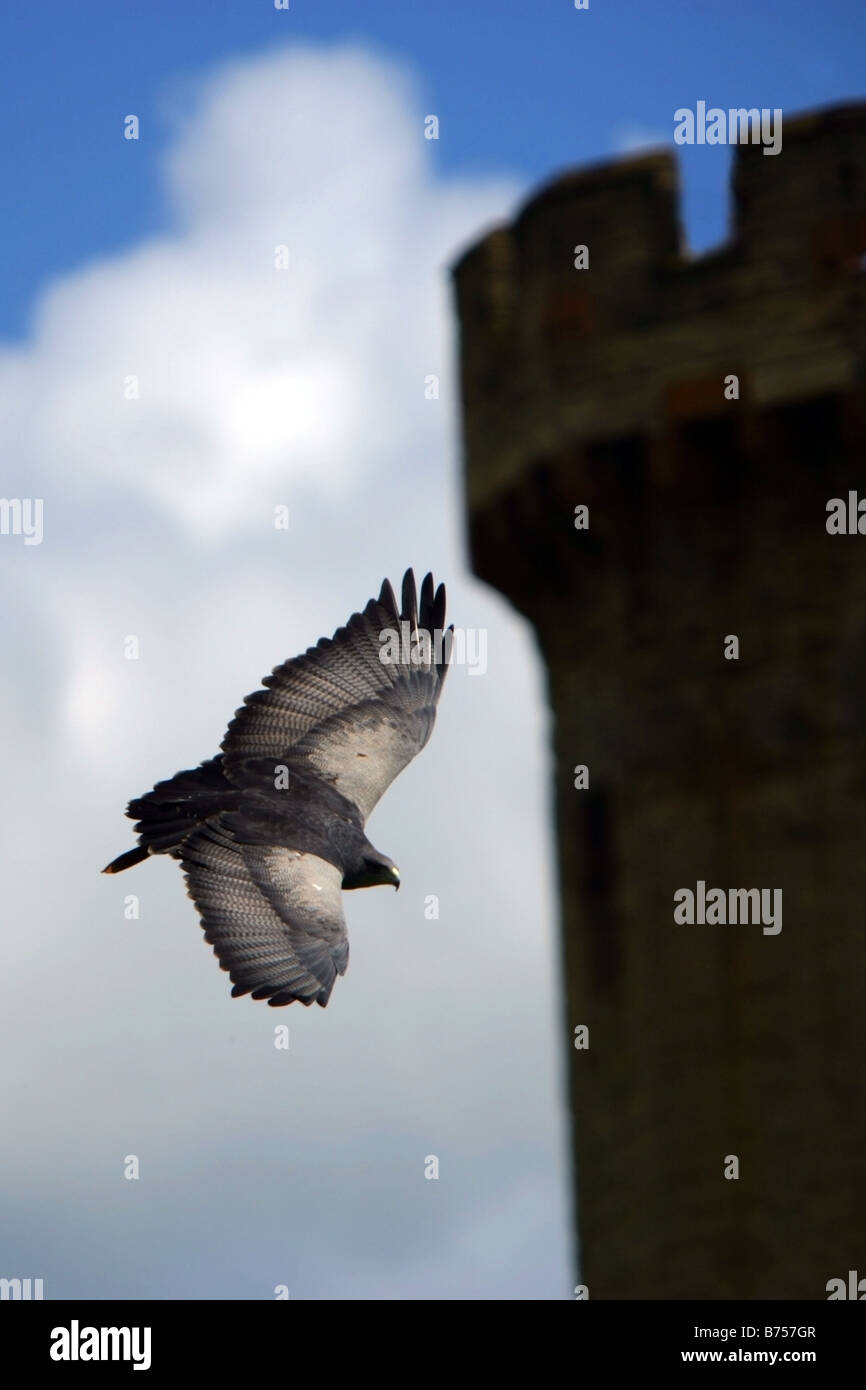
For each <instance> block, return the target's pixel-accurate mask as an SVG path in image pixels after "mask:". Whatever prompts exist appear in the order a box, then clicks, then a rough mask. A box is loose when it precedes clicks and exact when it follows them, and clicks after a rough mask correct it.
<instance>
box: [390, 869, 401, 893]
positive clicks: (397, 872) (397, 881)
mask: <svg viewBox="0 0 866 1390" xmlns="http://www.w3.org/2000/svg"><path fill="white" fill-rule="evenodd" d="M391 873H392V874H393V875H394V888H395V890H399V888H400V870H399V869H398V868H397V865H396V864H395V865H394V867H393V868H392V870H391Z"/></svg>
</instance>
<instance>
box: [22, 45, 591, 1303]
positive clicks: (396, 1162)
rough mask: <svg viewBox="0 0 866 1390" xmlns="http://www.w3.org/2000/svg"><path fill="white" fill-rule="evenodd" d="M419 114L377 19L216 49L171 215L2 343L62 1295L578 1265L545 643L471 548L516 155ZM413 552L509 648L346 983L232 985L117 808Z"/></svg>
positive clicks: (31, 999)
mask: <svg viewBox="0 0 866 1390" xmlns="http://www.w3.org/2000/svg"><path fill="white" fill-rule="evenodd" d="M424 114H425V112H424V110H423V108H422V106H421V105H420V102H419V99H418V96H417V93H416V89H415V86H414V83H413V80H412V77H411V74H408V73H406V72H405V71H404V70H403V69H402V68H400V67H399V66H398V65H396V64H394V63H391V62H388V61H386V60H384V59H382V58H381V57H377V56H373V55H371V54H370V53H368V52H366V51H364V50H362V49H360V48H345V49H328V50H323V49H312V48H305V47H296V48H290V49H285V50H279V51H274V52H270V53H268V54H266V55H265V56H263V57H260V58H256V59H252V60H246V61H244V62H242V63H235V64H232V65H230V66H228V67H226V68H223V69H221V70H219V71H217V72H213V73H209V74H207V75H206V76H205V77H204V78H203V79H202V81H201V82H200V84H199V86H198V90H197V92H196V98H195V102H194V105H193V109H192V110H191V111H190V112H189V113H188V114H187V115H186V117H185V118H184V119H183V121H181V122H180V123H179V125H178V128H177V130H176V131H175V135H174V138H173V141H172V143H171V146H170V148H169V149H168V150H167V151H166V156H165V177H166V187H167V189H168V198H167V206H168V208H169V211H170V219H169V222H168V225H167V227H166V229H165V230H164V232H163V233H162V234H161V235H160V236H159V237H158V238H156V239H153V240H150V241H148V242H145V243H142V244H141V245H139V246H136V247H133V248H132V249H130V250H129V251H127V252H125V253H123V254H122V255H119V256H115V257H113V258H110V259H104V260H97V261H95V262H92V263H90V264H89V265H88V266H86V267H83V268H82V269H80V270H79V271H76V272H75V273H73V274H70V275H66V276H64V277H63V278H62V279H58V280H56V281H49V282H48V283H46V286H45V288H44V291H43V293H42V295H41V298H40V300H39V303H38V304H37V305H36V306H35V313H34V318H33V333H32V337H31V339H30V340H29V341H28V342H27V343H25V344H24V345H23V346H21V347H16V348H15V349H14V350H13V349H9V350H7V351H5V352H3V353H2V354H0V444H2V449H3V455H4V458H5V459H6V460H7V467H6V469H5V478H4V485H3V490H4V493H5V495H6V496H40V497H42V498H44V506H45V520H44V540H43V543H42V544H41V545H40V546H35V547H28V548H25V547H24V546H23V545H22V543H21V539H20V538H18V537H15V536H3V537H2V538H0V565H2V567H3V577H4V581H5V590H6V593H7V595H8V594H10V593H14V595H15V597H14V600H13V601H12V603H11V605H10V611H9V617H8V621H7V631H6V646H7V666H6V672H5V676H4V680H3V685H2V688H0V697H2V708H3V715H4V728H5V730H6V732H7V735H8V746H7V748H6V750H5V751H4V767H5V771H6V773H7V779H6V784H7V805H6V814H5V816H4V843H3V856H4V861H5V862H4V868H3V873H4V897H5V913H4V916H5V917H6V921H7V929H6V934H7V969H6V971H5V972H4V977H3V979H2V982H0V992H2V1014H3V1019H4V1022H3V1025H2V1027H3V1031H4V1033H5V1037H4V1048H3V1056H4V1068H5V1074H4V1082H3V1084H4V1088H5V1090H6V1091H7V1097H8V1099H9V1102H10V1104H11V1107H12V1110H11V1113H14V1114H15V1116H16V1124H15V1126H14V1128H12V1129H10V1130H9V1131H8V1132H7V1133H6V1134H5V1135H4V1136H3V1140H2V1141H0V1142H2V1144H3V1148H4V1171H5V1173H6V1175H7V1180H6V1186H7V1191H9V1190H12V1189H14V1190H16V1191H17V1193H18V1198H19V1200H18V1204H17V1210H16V1213H15V1219H14V1221H11V1222H10V1223H9V1229H8V1231H7V1240H6V1245H5V1247H4V1252H3V1259H4V1265H5V1264H8V1265H9V1268H8V1269H7V1268H3V1269H2V1270H0V1274H4V1275H5V1276H7V1277H12V1276H15V1275H18V1276H20V1277H24V1276H27V1275H30V1276H33V1277H44V1278H45V1280H46V1295H47V1296H48V1297H60V1296H64V1295H66V1296H74V1295H90V1296H95V1297H110V1296H112V1295H113V1294H115V1293H116V1294H117V1295H118V1296H121V1297H126V1296H148V1297H159V1296H171V1297H269V1296H271V1293H272V1289H273V1285H274V1284H275V1283H279V1282H287V1283H289V1284H290V1285H291V1286H292V1287H293V1288H294V1289H295V1290H296V1292H297V1293H298V1296H303V1295H306V1296H310V1297H401V1296H405V1297H430V1298H437V1297H446V1296H460V1297H509V1296H524V1297H557V1296H567V1290H568V1286H569V1282H568V1281H569V1274H568V1272H567V1267H566V1262H567V1252H568V1242H567V1237H566V1233H565V1222H566V1214H565V1212H566V1209H565V1204H564V1193H563V1139H562V1125H561V1114H560V1108H559V1105H560V1102H559V1081H560V1069H559V1062H558V1060H557V1058H558V1056H559V1055H560V1052H561V1039H560V1034H561V1031H562V1028H561V1023H560V1014H559V996H558V985H557V982H556V964H557V951H556V946H555V939H554V927H553V922H554V898H553V893H552V889H551V880H552V877H553V866H552V858H551V849H550V844H549V842H548V839H547V836H546V834H545V828H544V821H545V814H546V809H547V794H546V775H547V769H546V766H545V762H544V752H545V749H544V740H545V737H546V720H545V716H544V713H543V690H542V679H541V673H540V670H539V668H538V665H537V662H536V658H535V654H534V649H533V645H532V641H531V636H530V634H529V633H528V632H527V631H526V629H525V628H524V627H523V626H522V625H521V624H520V623H518V622H517V620H515V619H514V618H512V617H511V616H510V615H509V614H508V612H507V610H506V608H505V606H504V605H503V604H502V602H501V601H500V600H499V599H497V598H496V597H495V596H492V595H490V594H489V593H487V592H485V591H484V590H483V589H482V588H481V586H479V585H477V584H475V583H474V582H473V581H472V580H471V579H469V578H468V577H467V576H466V575H465V573H464V564H463V560H462V550H461V546H462V541H461V536H462V525H461V520H460V507H461V497H460V488H459V472H458V468H459V462H458V447H457V419H456V407H455V398H454V360H453V327H452V324H451V321H450V312H451V309H450V292H449V288H448V283H447V267H448V265H449V262H450V261H451V259H452V258H453V256H454V254H455V251H456V249H457V248H458V247H460V246H462V245H463V244H465V243H466V241H467V240H469V239H470V238H471V237H472V236H473V235H475V234H477V233H478V232H479V231H480V230H481V229H483V228H485V227H486V226H487V225H489V224H490V222H491V221H494V220H496V219H498V218H499V217H501V216H503V215H506V214H507V213H508V212H509V210H510V208H511V207H512V205H513V203H514V201H515V197H516V195H517V192H518V190H517V188H516V186H515V185H514V183H513V181H511V180H509V179H505V178H490V179H487V180H479V179H477V178H476V179H472V180H457V179H453V178H452V179H446V178H443V177H441V176H437V175H436V173H435V171H434V166H433V162H432V160H431V151H430V148H429V145H428V143H427V142H426V141H425V140H424V138H423V117H424ZM280 248H285V251H283V250H281V249H280ZM283 261H285V268H282V265H283ZM430 375H436V376H437V377H438V378H439V380H440V391H439V397H438V399H433V400H431V399H427V398H426V397H425V389H424V386H425V379H426V378H428V377H429V376H430ZM280 504H284V505H285V506H287V507H288V509H289V518H290V519H289V527H288V530H277V529H275V527H274V521H273V518H274V508H275V507H276V506H278V505H280ZM407 564H413V565H415V566H416V568H418V569H420V570H422V571H423V569H425V568H427V567H432V568H434V569H435V570H436V571H437V576H438V574H439V573H440V572H441V574H442V576H443V577H444V578H445V579H446V580H447V581H448V583H449V595H450V602H451V607H452V613H453V615H454V617H455V620H456V621H457V622H458V623H460V624H461V625H462V626H464V627H481V626H483V627H486V628H488V629H489V638H488V646H489V651H488V663H489V669H488V672H487V674H486V675H484V676H479V677H476V678H473V677H471V676H469V675H468V673H467V671H466V670H465V669H463V670H460V669H457V670H455V671H454V672H453V674H452V676H451V677H450V678H449V686H448V687H446V693H445V696H444V699H443V704H442V712H441V715H440V721H439V727H438V729H437V731H436V734H435V736H434V739H433V741H432V743H431V745H430V746H429V748H428V750H427V751H426V752H425V754H424V755H423V757H422V759H419V761H418V763H417V764H415V765H413V767H412V768H410V769H409V770H408V771H407V773H406V774H404V777H403V778H401V779H400V780H399V781H398V783H396V784H395V786H394V787H393V788H392V790H391V792H390V793H389V796H388V797H387V798H386V799H385V801H384V802H383V803H382V805H381V807H380V808H378V809H377V812H376V816H375V819H374V822H373V824H372V825H371V837H372V838H373V839H374V842H375V843H376V844H378V845H379V846H380V847H381V848H383V849H384V850H385V851H386V852H388V853H390V854H391V855H392V856H393V857H394V858H395V859H397V860H398V862H400V864H401V869H402V872H403V879H404V887H403V890H402V892H401V894H400V895H399V898H397V899H395V901H394V902H392V901H391V895H384V894H378V893H377V892H376V891H375V890H370V891H368V892H366V893H357V894H353V895H351V898H350V900H349V901H348V902H347V908H348V912H347V916H348V920H349V929H350V939H351V942H352V953H353V954H352V961H351V964H350V969H349V973H348V975H347V976H346V977H345V979H344V980H342V981H340V982H339V983H338V987H337V989H336V990H335V993H334V996H333V999H332V1001H331V1004H330V1005H329V1008H328V1009H327V1011H325V1012H324V1013H323V1012H322V1011H320V1010H316V1011H315V1013H310V1012H307V1011H302V1010H300V1008H298V1007H293V1008H292V1009H291V1010H286V1011H284V1012H281V1013H280V1014H277V1015H275V1013H274V1011H272V1010H267V1009H265V1008H264V1007H259V1006H256V1005H253V1004H250V1002H249V1001H246V1000H244V1001H230V1000H229V999H228V986H227V977H226V976H224V975H222V974H221V972H220V971H219V969H218V967H217V965H216V962H215V960H214V959H213V958H212V957H211V956H210V953H209V950H208V949H207V948H206V947H205V946H204V945H203V943H202V941H201V939H200V930H199V927H198V925H197V921H196V917H195V913H194V910H193V908H192V905H191V904H190V903H189V902H188V900H187V899H186V897H185V895H184V891H183V886H182V880H181V877H180V874H179V871H178V869H177V867H176V866H175V865H173V864H171V863H170V862H168V861H163V862H159V863H156V862H154V863H150V864H146V865H144V866H142V867H141V868H140V869H138V870H135V871H133V872H132V873H130V874H129V875H125V876H124V877H123V878H122V879H115V880H113V881H111V880H107V879H103V878H101V877H100V876H99V874H98V870H99V869H100V868H101V866H102V864H103V863H105V862H106V861H107V860H108V859H109V858H110V857H112V856H113V855H114V854H115V853H117V852H119V850H120V849H122V848H123V847H124V845H125V844H127V843H130V844H131V842H132V841H131V833H130V829H129V828H127V827H128V823H127V822H125V821H124V820H123V819H122V816H121V811H122V807H123V804H124V802H125V800H126V799H127V798H128V797H129V796H131V795H134V794H137V793H139V792H141V791H143V790H145V789H146V788H147V787H148V786H149V785H151V783H152V782H153V781H154V780H157V779H159V778H160V777H163V776H166V775H169V774H170V773H171V772H173V771H175V770H176V769H177V768H178V767H181V766H187V765H191V764H193V763H194V762H196V761H197V760H199V759H200V758H202V757H206V756H208V755H210V754H211V753H213V752H215V751H216V748H217V746H218V743H219V741H220V739H221V737H222V734H223V732H224V728H225V724H226V723H227V721H228V719H229V717H230V716H231V713H232V712H233V710H234V708H235V706H236V705H237V704H238V703H239V702H240V699H241V698H242V696H243V695H244V694H246V693H247V691H248V690H250V689H252V688H254V687H255V686H256V685H257V683H258V682H259V680H260V677H261V675H262V674H263V673H264V672H266V671H267V670H269V669H270V668H271V667H272V666H273V665H275V664H276V663H277V662H278V661H280V660H282V659H283V658H284V657H286V656H288V655H290V654H292V653H293V652H295V651H298V650H301V649H303V647H305V646H307V645H308V644H309V643H311V642H313V641H315V640H316V639H317V638H318V637H319V636H320V635H321V634H322V633H325V632H330V631H332V630H333V628H334V627H336V626H337V625H338V624H339V623H341V622H343V621H344V620H345V618H346V617H347V616H348V613H349V611H350V610H351V609H352V608H354V607H358V606H360V605H361V604H363V602H364V601H365V600H366V598H367V597H368V596H369V594H370V593H371V592H372V591H373V590H374V589H376V588H377V587H378V584H379V582H380V581H381V579H382V577H383V576H384V575H385V574H390V575H391V576H392V578H395V579H398V578H399V576H400V574H401V573H402V570H403V568H405V566H406V565H407ZM129 636H134V637H135V638H136V640H137V642H138V644H139V651H140V655H139V657H138V659H136V660H127V659H125V658H124V643H125V640H126V639H127V638H128V637H129ZM10 788H11V792H10V790H9V789H10ZM429 893H436V894H438V895H439V897H440V903H441V915H440V919H439V921H438V922H429V921H427V920H426V919H425V917H424V913H423V904H424V898H425V895H426V894H429ZM128 894H135V895H137V897H138V899H139V910H140V916H139V917H138V918H137V919H136V918H132V919H129V918H127V917H126V916H125V906H126V904H127V895H128ZM280 1022H286V1023H288V1024H289V1026H290V1035H291V1047H290V1050H289V1052H288V1053H281V1052H280V1053H278V1052H277V1051H276V1050H275V1048H274V1045H273V1029H274V1026H275V1024H276V1023H280ZM129 1153H136V1154H138V1155H139V1156H140V1159H141V1173H142V1176H141V1178H140V1179H139V1181H138V1182H127V1181H125V1180H124V1178H123V1172H122V1165H123V1158H124V1156H125V1155H127V1154H129ZM429 1153H435V1154H437V1155H438V1156H439V1158H440V1162H441V1172H442V1176H441V1178H440V1179H439V1181H438V1182H433V1183H431V1182H427V1181H425V1180H424V1177H423V1159H424V1157H425V1155H427V1154H429ZM129 1250H132V1251H134V1256H133V1258H131V1259H130V1258H129V1256H128V1251H129Z"/></svg>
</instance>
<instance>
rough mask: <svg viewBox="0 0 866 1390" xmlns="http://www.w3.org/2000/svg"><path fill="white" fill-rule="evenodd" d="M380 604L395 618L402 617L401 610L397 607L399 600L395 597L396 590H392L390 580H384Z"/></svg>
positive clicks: (380, 591) (380, 592)
mask: <svg viewBox="0 0 866 1390" xmlns="http://www.w3.org/2000/svg"><path fill="white" fill-rule="evenodd" d="M379 603H381V605H382V607H383V608H387V610H388V612H389V613H391V614H393V616H394V617H395V618H399V617H400V610H399V609H398V607H397V600H396V598H395V597H394V590H393V589H392V588H391V581H390V579H383V581H382V588H381V589H380V590H379Z"/></svg>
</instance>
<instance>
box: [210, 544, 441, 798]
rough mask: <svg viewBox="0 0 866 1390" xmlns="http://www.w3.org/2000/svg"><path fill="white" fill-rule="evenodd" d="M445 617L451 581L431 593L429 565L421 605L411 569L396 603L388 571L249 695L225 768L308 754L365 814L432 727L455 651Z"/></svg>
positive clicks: (312, 765)
mask: <svg viewBox="0 0 866 1390" xmlns="http://www.w3.org/2000/svg"><path fill="white" fill-rule="evenodd" d="M444 619H445V587H444V585H442V584H440V585H439V588H438V589H437V590H436V591H435V593H434V587H433V576H432V575H430V574H428V575H427V576H426V577H425V579H424V582H423V584H422V586H421V603H420V612H419V608H418V599H417V594H416V589H415V576H414V574H413V572H412V570H407V572H406V574H405V576H404V578H403V590H402V603H401V606H400V607H399V608H398V606H397V601H396V599H395V597H394V591H393V590H392V588H391V585H390V584H389V583H388V581H387V580H386V581H385V583H384V584H383V585H382V590H381V593H380V594H379V597H378V599H371V600H370V602H369V603H368V604H367V606H366V608H365V609H364V611H363V613H354V614H353V615H352V617H351V618H350V619H349V621H348V623H347V624H346V626H345V627H342V628H340V629H339V630H338V631H337V632H336V633H335V634H334V636H333V638H322V640H321V641H320V642H319V643H318V644H317V645H316V646H315V647H311V648H310V649H309V650H308V651H307V652H305V654H304V655H303V656H299V657H294V658H293V659H292V660H291V661H287V662H285V663H284V664H283V665H282V666H278V667H277V668H276V670H275V671H274V672H273V673H272V674H271V675H270V676H267V677H266V678H265V681H264V685H265V687H266V689H264V690H259V691H256V692H255V694H253V695H248V696H247V698H246V700H245V702H244V705H243V707H242V708H241V709H240V710H238V712H237V714H236V715H235V717H234V719H233V720H232V722H231V724H230V725H229V728H228V732H227V734H226V736H225V739H224V740H223V744H222V750H223V755H224V761H225V767H226V771H227V773H228V776H229V777H230V778H232V779H233V780H234V781H235V782H236V784H240V785H243V784H244V783H245V782H246V781H247V780H248V779H247V778H246V777H245V774H244V763H245V761H246V760H248V759H250V758H272V759H274V761H275V762H279V761H285V762H288V763H289V764H291V763H292V762H294V763H295V765H296V766H297V765H299V764H303V765H305V766H306V767H307V768H309V769H311V770H312V771H313V772H315V773H316V774H317V775H318V776H319V777H321V778H323V779H324V780H326V781H328V782H330V783H331V784H332V785H333V786H334V787H336V789H337V791H339V792H340V793H342V795H343V796H345V797H347V798H348V799H349V800H350V801H352V802H354V803H355V805H356V806H357V807H358V809H359V810H360V812H361V815H362V816H363V818H364V819H365V820H366V818H367V816H368V815H369V814H370V811H371V810H372V809H373V807H374V806H375V804H376V802H377V801H378V800H379V798H380V797H381V796H382V794H383V793H384V791H385V790H386V788H387V787H388V786H390V784H391V782H393V780H394V778H395V777H396V776H397V775H398V773H399V772H401V771H402V770H403V768H404V767H405V766H406V764H407V763H409V762H411V760H412V758H414V757H415V755H416V753H419V752H420V750H421V749H422V748H423V747H424V745H425V743H426V742H427V740H428V738H429V737H430V733H431V731H432V728H433V722H434V719H435V717H436V704H437V702H438V700H439V696H440V693H441V690H442V683H443V681H444V679H445V674H446V671H447V668H448V656H449V653H450V642H451V629H449V630H448V632H447V633H446V632H444V631H443V626H442V625H443V622H444ZM386 634H388V639H387V640H386Z"/></svg>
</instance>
